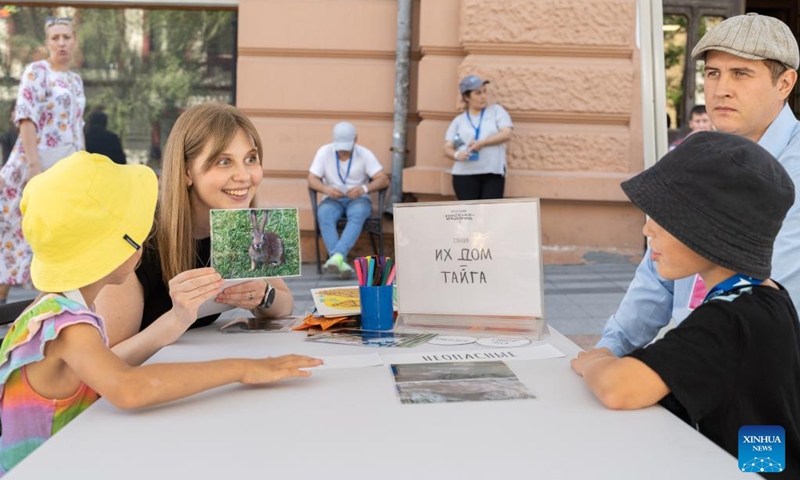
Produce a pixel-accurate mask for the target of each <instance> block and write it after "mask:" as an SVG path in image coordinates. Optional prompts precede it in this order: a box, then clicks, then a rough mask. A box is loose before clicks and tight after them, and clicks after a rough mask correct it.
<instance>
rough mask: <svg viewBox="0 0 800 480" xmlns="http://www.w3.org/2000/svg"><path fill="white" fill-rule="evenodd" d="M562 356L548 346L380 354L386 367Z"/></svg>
mask: <svg viewBox="0 0 800 480" xmlns="http://www.w3.org/2000/svg"><path fill="white" fill-rule="evenodd" d="M563 356H564V354H563V353H561V351H560V350H559V349H557V348H556V347H554V346H552V345H550V344H549V343H548V344H545V345H537V346H535V347H527V348H514V349H500V348H495V349H492V350H459V351H439V352H419V353H397V354H388V355H387V354H382V355H381V358H382V359H383V362H384V363H385V364H387V365H402V364H406V363H442V362H496V361H498V360H501V361H513V360H542V359H545V358H560V357H563Z"/></svg>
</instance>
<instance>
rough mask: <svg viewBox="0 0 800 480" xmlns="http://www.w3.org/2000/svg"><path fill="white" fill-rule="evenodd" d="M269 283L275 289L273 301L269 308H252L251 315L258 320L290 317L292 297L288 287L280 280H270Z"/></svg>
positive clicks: (292, 305) (292, 303)
mask: <svg viewBox="0 0 800 480" xmlns="http://www.w3.org/2000/svg"><path fill="white" fill-rule="evenodd" d="M269 281H270V282H271V284H272V286H273V287H275V300H274V301H273V302H272V306H270V307H269V308H261V307H256V308H254V309H253V310H252V312H253V315H255V316H256V317H259V318H281V317H287V316H289V315H291V314H292V311H293V310H294V295H292V291H291V290H289V286H288V285H286V282H284V281H283V280H280V279H275V278H271V279H269Z"/></svg>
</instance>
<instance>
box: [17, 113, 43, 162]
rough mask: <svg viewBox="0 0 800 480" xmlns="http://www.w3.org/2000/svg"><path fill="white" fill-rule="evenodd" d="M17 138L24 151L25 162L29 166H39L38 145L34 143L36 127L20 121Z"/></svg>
mask: <svg viewBox="0 0 800 480" xmlns="http://www.w3.org/2000/svg"><path fill="white" fill-rule="evenodd" d="M19 136H20V138H22V147H23V148H24V150H25V160H26V161H27V162H28V164H29V165H35V166H39V165H40V163H39V145H38V144H37V142H36V126H35V125H34V124H33V122H31V121H30V120H22V121H21V122H20V124H19Z"/></svg>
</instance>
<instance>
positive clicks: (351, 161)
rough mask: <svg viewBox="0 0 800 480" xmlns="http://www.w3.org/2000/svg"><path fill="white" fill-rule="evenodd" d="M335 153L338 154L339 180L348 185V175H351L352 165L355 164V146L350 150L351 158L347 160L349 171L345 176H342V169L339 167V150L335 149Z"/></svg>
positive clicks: (337, 171) (337, 168)
mask: <svg viewBox="0 0 800 480" xmlns="http://www.w3.org/2000/svg"><path fill="white" fill-rule="evenodd" d="M333 153H335V154H336V173H338V174H339V180H341V181H342V184H343V185H347V177H349V176H350V167H351V166H353V157H354V156H355V155H356V149H355V148H354V149H352V150H351V151H350V160H348V161H347V173H346V174H345V176H344V178H342V171H341V170H340V169H339V163H340V162H339V152H338V151H334V152H333Z"/></svg>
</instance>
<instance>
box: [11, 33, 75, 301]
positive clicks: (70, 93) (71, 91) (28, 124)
mask: <svg viewBox="0 0 800 480" xmlns="http://www.w3.org/2000/svg"><path fill="white" fill-rule="evenodd" d="M44 30H45V37H46V40H45V44H46V46H47V51H48V54H49V55H48V57H47V58H46V59H44V60H40V61H38V62H33V63H31V64H30V65H28V66H27V67H26V68H25V71H24V72H23V73H22V79H21V81H20V85H19V93H18V94H17V106H16V110H15V120H14V121H15V123H16V124H17V126H18V127H19V138H18V139H17V142H16V144H15V145H14V149H13V150H12V151H11V156H10V157H9V159H8V162H6V164H5V165H4V166H3V168H2V170H0V304H2V303H5V301H6V298H7V296H8V289H9V287H10V286H11V285H21V284H25V283H28V282H29V281H30V263H31V249H30V247H29V246H28V242H26V241H25V238H24V237H23V235H22V216H21V214H20V211H19V202H20V199H21V198H22V189H23V188H24V187H25V184H26V183H27V181H28V180H29V179H30V178H32V177H33V176H35V175H37V174H39V173H41V172H42V171H44V170H46V169H47V168H49V167H50V166H52V164H53V163H54V162H55V161H57V160H59V159H60V158H64V157H66V156H68V155H70V154H71V153H73V152H76V151H78V150H83V148H84V139H83V124H84V122H83V109H84V107H85V105H86V97H85V95H84V93H83V81H81V77H80V76H78V74H77V73H74V72H71V71H70V70H69V68H70V65H71V63H72V60H73V58H74V56H75V52H76V50H77V48H78V39H77V38H76V36H75V26H74V24H73V22H72V19H71V18H48V19H47V21H46V22H45V28H44Z"/></svg>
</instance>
